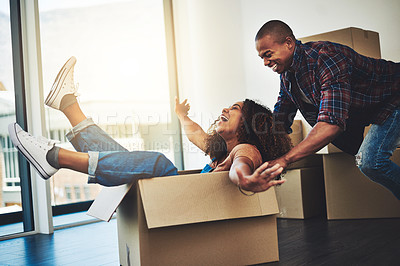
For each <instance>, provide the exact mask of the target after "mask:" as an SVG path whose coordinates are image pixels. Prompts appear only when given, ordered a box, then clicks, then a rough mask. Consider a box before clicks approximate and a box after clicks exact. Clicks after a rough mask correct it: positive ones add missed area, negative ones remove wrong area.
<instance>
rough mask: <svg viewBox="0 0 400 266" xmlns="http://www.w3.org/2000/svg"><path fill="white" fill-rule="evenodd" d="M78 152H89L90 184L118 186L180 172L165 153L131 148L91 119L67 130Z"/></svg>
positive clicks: (68, 136) (68, 137)
mask: <svg viewBox="0 0 400 266" xmlns="http://www.w3.org/2000/svg"><path fill="white" fill-rule="evenodd" d="M67 139H68V140H69V141H70V142H71V144H72V145H73V146H74V148H75V150H76V151H79V152H87V153H88V154H89V166H88V173H89V179H88V183H98V184H101V185H103V186H118V185H122V184H127V183H131V182H133V181H135V180H137V179H140V178H151V177H159V176H170V175H177V174H178V172H177V169H176V167H175V166H174V165H173V164H172V162H171V161H170V160H168V159H167V158H166V157H165V155H163V154H162V153H159V152H152V151H128V150H127V149H125V148H124V147H122V146H121V145H120V144H118V142H116V141H115V140H113V139H112V138H111V137H110V136H109V135H108V134H107V133H106V132H104V131H103V130H102V129H101V128H99V127H98V126H97V125H96V124H95V123H94V122H93V120H92V119H91V118H88V119H86V120H84V121H82V122H81V123H79V124H78V125H76V126H75V127H74V128H73V129H72V130H71V131H70V132H68V133H67Z"/></svg>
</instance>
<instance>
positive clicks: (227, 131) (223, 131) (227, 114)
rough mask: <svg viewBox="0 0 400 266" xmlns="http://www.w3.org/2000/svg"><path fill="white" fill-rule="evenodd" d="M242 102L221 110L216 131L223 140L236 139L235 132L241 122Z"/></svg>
mask: <svg viewBox="0 0 400 266" xmlns="http://www.w3.org/2000/svg"><path fill="white" fill-rule="evenodd" d="M242 108H243V102H236V103H234V104H233V105H232V106H230V107H229V108H224V109H222V114H221V115H220V116H219V120H218V122H217V124H216V126H217V127H216V131H217V133H218V134H220V135H221V137H222V138H223V139H225V140H228V139H231V138H237V134H236V133H237V131H238V129H239V126H240V124H241V121H242Z"/></svg>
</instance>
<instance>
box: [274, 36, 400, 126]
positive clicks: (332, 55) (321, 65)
mask: <svg viewBox="0 0 400 266" xmlns="http://www.w3.org/2000/svg"><path fill="white" fill-rule="evenodd" d="M280 79H281V88H280V93H279V97H278V101H277V103H276V104H275V107H274V114H275V116H276V117H275V119H276V121H278V122H283V123H284V125H285V128H286V130H287V131H288V133H290V132H291V129H290V126H291V124H292V122H293V117H294V115H295V113H296V112H297V110H300V112H301V113H302V114H303V116H304V118H305V119H306V120H307V121H309V122H310V124H311V125H314V124H315V123H316V122H319V121H323V122H327V123H330V124H336V125H339V126H340V127H341V128H342V129H343V130H346V129H347V127H348V126H349V124H351V123H353V122H354V121H356V122H358V123H360V124H363V126H365V125H369V124H371V123H372V124H382V123H383V122H384V121H385V120H386V119H387V117H388V116H389V115H390V114H391V113H392V112H393V111H394V110H395V109H396V108H398V107H399V106H400V63H394V62H391V61H386V60H383V59H373V58H369V57H365V56H362V55H360V54H358V53H356V52H355V51H354V50H353V49H351V48H349V47H347V46H344V45H340V44H337V43H332V42H308V43H305V44H302V43H301V42H300V41H298V40H297V41H296V46H295V51H294V55H293V62H292V65H291V67H290V70H288V71H286V72H284V73H282V74H281V75H280ZM300 89H301V90H302V92H303V93H301V92H300V91H299V90H300ZM304 95H305V97H307V99H308V100H309V101H308V102H311V104H309V103H306V101H304V100H302V98H304ZM310 107H311V109H313V108H314V109H315V110H316V111H315V112H314V113H312V112H311V113H310V112H309V110H310ZM310 114H311V115H310Z"/></svg>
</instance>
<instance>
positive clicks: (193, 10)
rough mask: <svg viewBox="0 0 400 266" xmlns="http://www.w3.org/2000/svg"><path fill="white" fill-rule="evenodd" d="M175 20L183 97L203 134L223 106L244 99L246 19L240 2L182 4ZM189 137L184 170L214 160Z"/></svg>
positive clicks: (212, 0) (208, 0)
mask: <svg viewBox="0 0 400 266" xmlns="http://www.w3.org/2000/svg"><path fill="white" fill-rule="evenodd" d="M173 8H174V19H175V28H176V29H175V30H176V38H177V42H176V46H177V58H178V62H177V63H178V80H179V87H180V91H179V95H180V98H181V100H183V99H185V98H188V100H189V102H190V105H191V110H190V116H191V118H192V119H193V120H195V121H196V122H197V123H199V124H200V125H201V126H202V127H203V128H204V130H207V129H208V127H209V126H210V124H211V123H212V122H213V121H214V120H215V119H216V118H217V117H218V115H220V114H221V110H222V108H224V107H227V106H230V105H231V104H232V103H234V102H237V101H240V100H243V99H244V97H245V94H246V90H245V76H244V71H243V55H242V51H243V47H242V42H241V39H242V31H241V27H242V25H241V24H242V22H241V21H242V20H241V18H240V17H241V9H240V2H239V1H238V0H218V1H216V0H200V1H199V0H188V1H185V0H177V1H174V6H173ZM188 144H189V142H188V141H187V139H186V138H184V162H185V169H195V168H201V167H202V166H204V164H205V163H206V162H208V161H209V159H208V158H207V157H205V156H204V154H203V153H201V152H200V151H199V150H198V149H197V148H195V147H194V146H190V147H188Z"/></svg>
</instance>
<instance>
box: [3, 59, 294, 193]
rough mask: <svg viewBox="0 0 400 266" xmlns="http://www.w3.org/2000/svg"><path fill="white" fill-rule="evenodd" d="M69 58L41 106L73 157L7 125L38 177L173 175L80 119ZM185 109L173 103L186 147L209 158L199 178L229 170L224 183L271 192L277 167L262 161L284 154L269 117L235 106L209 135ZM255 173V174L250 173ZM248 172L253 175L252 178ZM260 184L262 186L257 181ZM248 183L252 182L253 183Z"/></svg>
mask: <svg viewBox="0 0 400 266" xmlns="http://www.w3.org/2000/svg"><path fill="white" fill-rule="evenodd" d="M75 63H76V59H75V57H71V58H70V59H69V60H68V61H67V62H66V63H65V65H64V66H63V67H62V69H61V70H60V72H59V73H58V75H57V77H56V80H55V82H54V84H53V87H52V89H51V91H50V93H49V95H48V96H47V98H46V101H45V103H46V105H48V106H49V107H52V108H54V109H57V110H60V111H61V112H63V113H64V114H65V116H66V117H67V119H68V120H69V122H70V123H71V126H72V127H73V128H72V130H71V131H70V132H69V133H68V134H67V138H68V140H69V141H70V142H71V144H72V145H73V146H74V148H75V150H76V151H70V150H66V149H62V148H60V147H57V146H55V144H54V141H51V140H48V139H45V138H44V137H39V138H35V137H33V136H31V135H30V134H29V133H27V132H25V131H23V130H22V129H21V127H20V126H19V125H18V124H16V123H13V124H10V125H9V134H10V137H11V140H12V142H13V143H14V145H15V146H16V147H17V148H18V150H19V151H20V152H21V153H22V154H23V155H24V156H25V157H26V158H27V160H28V161H29V162H30V163H31V164H32V165H33V166H34V167H35V168H36V170H37V171H38V172H39V174H40V175H41V176H42V177H43V178H44V179H48V178H50V177H51V176H52V175H53V174H55V173H56V172H57V171H58V169H60V168H68V169H72V170H75V171H79V172H82V173H87V174H89V180H88V182H89V183H99V184H101V185H104V186H116V185H121V184H125V183H130V182H132V181H134V180H136V179H138V178H150V177H159V176H169V175H176V174H177V169H176V167H175V166H174V165H173V164H172V163H171V162H170V161H169V160H168V159H167V158H166V157H165V156H164V155H163V154H161V153H158V152H150V151H128V150H127V149H125V148H124V147H122V146H121V145H120V144H118V143H117V142H116V141H115V140H113V139H112V138H111V137H110V136H109V135H108V134H107V133H105V132H104V131H103V130H101V129H100V128H99V127H98V126H97V125H95V124H94V122H93V121H92V120H91V119H90V118H87V117H86V116H85V114H84V113H83V112H82V110H81V109H80V106H79V104H78V102H77V100H76V95H77V93H76V92H77V89H76V87H75V85H74V79H73V72H74V65H75ZM189 108H190V107H189V105H188V104H187V101H186V100H185V101H184V102H183V103H179V102H178V100H176V107H175V111H176V113H177V115H178V117H179V120H180V122H181V124H182V125H183V127H184V130H185V132H186V134H187V135H188V138H189V140H190V141H191V142H193V143H194V144H195V145H196V146H197V147H199V148H200V149H201V150H203V151H204V152H205V153H206V154H208V155H210V157H211V158H212V163H211V164H209V165H207V166H206V167H205V169H203V172H210V171H225V170H229V171H230V172H229V177H230V179H231V180H232V182H234V183H235V184H238V185H239V188H240V187H242V188H243V189H245V190H251V191H254V192H257V191H261V190H262V189H264V187H263V188H261V187H260V186H267V187H270V186H274V185H278V184H281V183H283V182H284V181H283V180H273V178H274V177H275V176H277V175H279V174H280V172H281V171H282V168H281V167H279V165H277V166H275V167H274V168H271V169H268V170H266V171H263V170H265V169H266V167H267V166H265V168H263V169H261V168H258V167H259V166H260V165H261V164H262V162H263V161H267V160H271V159H274V158H277V157H279V156H281V155H282V154H284V153H285V152H287V151H288V150H289V148H290V140H289V138H288V136H287V135H285V134H272V129H273V124H272V114H271V112H270V110H268V109H267V108H265V107H263V106H261V105H259V104H256V103H255V102H254V101H251V100H245V101H244V102H237V103H235V104H233V105H232V106H231V107H229V108H224V109H223V110H222V114H221V115H220V116H219V119H218V120H217V121H215V123H214V124H213V125H212V127H211V128H210V131H209V133H206V132H204V131H203V130H202V129H201V127H200V126H199V125H198V124H196V123H194V122H193V121H192V120H191V119H190V118H189V117H188V116H187V114H188V111H189ZM256 169H257V171H255V170H256ZM253 172H254V173H253ZM260 178H264V180H265V182H264V184H260V182H259V179H260ZM253 181H254V182H253Z"/></svg>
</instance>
